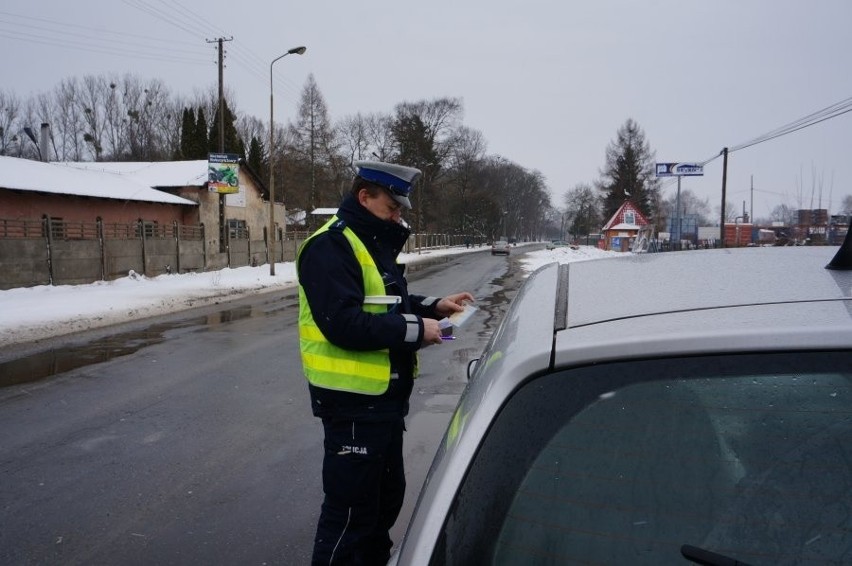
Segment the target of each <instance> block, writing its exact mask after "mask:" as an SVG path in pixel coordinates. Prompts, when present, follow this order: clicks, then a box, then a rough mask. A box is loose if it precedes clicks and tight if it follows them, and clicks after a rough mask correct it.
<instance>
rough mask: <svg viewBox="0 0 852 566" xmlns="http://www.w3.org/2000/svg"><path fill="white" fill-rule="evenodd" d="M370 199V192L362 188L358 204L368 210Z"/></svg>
mask: <svg viewBox="0 0 852 566" xmlns="http://www.w3.org/2000/svg"><path fill="white" fill-rule="evenodd" d="M369 197H370V191H368V190H367V188H366V187H361V189H360V190H359V191H358V203H359V204H360V205H361V206H363V207H364V208H367V199H368V198H369Z"/></svg>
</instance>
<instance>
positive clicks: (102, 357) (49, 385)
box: [0, 248, 532, 565]
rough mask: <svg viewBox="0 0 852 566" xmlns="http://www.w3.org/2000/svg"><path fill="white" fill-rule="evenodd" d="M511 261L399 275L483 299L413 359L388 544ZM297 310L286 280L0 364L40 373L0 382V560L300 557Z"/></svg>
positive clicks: (316, 434)
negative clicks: (403, 477) (404, 478)
mask: <svg viewBox="0 0 852 566" xmlns="http://www.w3.org/2000/svg"><path fill="white" fill-rule="evenodd" d="M529 249H532V248H529ZM516 257H517V256H511V257H509V258H506V257H503V256H498V257H492V256H491V255H490V254H488V253H487V250H486V251H485V252H484V253H474V254H466V255H461V256H445V257H444V258H443V261H444V262H445V263H442V264H438V265H432V266H427V267H420V268H419V269H417V270H416V271H412V272H411V273H409V280H410V286H411V290H412V291H413V292H417V293H421V294H428V295H434V296H440V295H443V294H446V293H449V292H453V291H458V290H469V291H471V292H472V293H473V294H474V295H475V296H476V297H477V298H478V303H477V306H478V307H479V309H480V311H479V312H478V313H477V315H476V316H475V317H474V318H473V319H471V321H470V322H469V323H468V324H467V325H466V326H465V327H463V328H461V329H458V330H457V331H456V334H457V336H458V339H457V340H455V341H448V342H446V343H444V344H442V345H441V346H434V347H430V348H427V349H426V350H424V351H423V353H422V357H421V362H422V363H421V365H422V367H423V372H422V375H421V377H420V378H419V379H418V381H417V382H416V384H415V389H414V393H413V395H412V403H411V414H410V416H409V418H408V419H407V428H408V433H407V435H406V439H405V452H406V467H407V473H408V490H407V496H406V505H405V507H404V509H403V512H402V515H401V516H400V519H399V521H398V522H397V525H396V526H395V527H394V529H393V531H392V535H393V538H394V540H396V541H399V539H400V538H401V536H402V534H403V532H404V529H405V525H406V524H407V521H408V518H409V516H410V514H411V511H412V509H413V506H414V504H415V502H416V498H417V493H418V492H419V490H420V486H421V485H422V483H423V480H424V478H425V476H426V472H427V470H428V467H429V464H430V463H431V460H432V456H433V454H434V452H435V449H436V447H437V445H438V442H439V441H440V439H441V436H442V435H443V433H444V430H445V428H446V425H447V422H448V421H449V418H450V416H451V414H452V411H453V410H454V408H455V405H456V401H457V399H458V396H459V395H460V394H461V392H462V390H463V388H464V385H465V373H466V367H467V363H468V361H469V360H471V359H473V358H475V357H477V355H478V353H479V352H481V351H482V349H483V348H484V346H485V344H486V342H487V340H488V339H489V338H490V336H491V334H492V332H493V331H494V329H495V327H496V325H497V324H499V321H500V320H501V318H502V315H503V313H504V312H505V310H506V308H507V307H508V302H509V301H510V299H511V297H512V296H514V293H515V291H516V290H517V288H518V285H519V284H520V282H521V280H522V279H523V276H524V274H523V273H522V272H521V270H520V269H519V268H518V266H517V265H514V260H515V259H516ZM297 305H298V301H297V297H296V294H295V291H294V290H293V291H288V292H278V293H274V294H267V295H262V296H260V297H253V298H250V299H243V300H237V301H234V302H231V303H227V304H222V305H219V306H217V307H207V308H204V309H198V310H195V311H187V312H184V313H178V314H175V315H171V316H168V317H160V318H157V319H151V320H148V321H145V322H144V323H136V324H128V325H121V326H117V327H114V328H111V329H109V330H106V331H103V330H102V331H99V332H97V333H92V334H91V335H90V336H82V337H80V336H78V337H75V338H74V339H73V341H72V340H66V341H60V342H56V343H53V344H52V348H51V349H50V350H48V351H44V352H40V353H37V354H34V355H31V356H28V357H27V358H25V359H21V360H17V365H16V366H12V365H7V366H5V367H6V368H7V370H8V371H9V372H11V371H12V369H11V368H13V367H14V368H15V371H16V372H19V373H20V374H21V375H22V376H24V377H26V376H40V375H42V374H44V375H45V376H44V377H41V378H38V379H34V380H28V379H19V380H18V381H19V382H18V383H13V384H11V385H6V386H5V387H3V388H2V389H0V525H2V528H0V563H2V564H4V565H15V564H63V565H73V564H126V565H133V564H146V565H147V564H181V565H183V564H203V563H206V564H241V565H242V564H258V565H260V564H307V563H309V562H310V553H311V547H312V540H313V534H314V529H315V524H316V518H317V515H318V511H319V504H320V501H321V499H322V488H321V483H320V467H321V458H322V450H321V445H322V441H321V439H322V427H321V424H320V422H319V420H317V419H316V418H314V417H313V416H312V415H311V414H310V407H309V402H308V394H307V388H306V386H305V383H304V378H303V377H302V375H301V369H300V368H301V365H300V361H299V352H298V340H297V329H296V316H297V310H298V306H297ZM46 368H47V371H46ZM66 368H67V369H66ZM6 383H10V382H8V381H7V382H6Z"/></svg>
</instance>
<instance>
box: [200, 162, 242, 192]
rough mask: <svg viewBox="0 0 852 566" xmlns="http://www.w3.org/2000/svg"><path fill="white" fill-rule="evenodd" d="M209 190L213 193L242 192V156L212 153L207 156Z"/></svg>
mask: <svg viewBox="0 0 852 566" xmlns="http://www.w3.org/2000/svg"><path fill="white" fill-rule="evenodd" d="M207 190H208V191H210V192H212V193H220V194H230V193H238V192H240V156H239V155H237V154H236V153H211V154H209V155H208V156H207Z"/></svg>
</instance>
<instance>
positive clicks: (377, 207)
mask: <svg viewBox="0 0 852 566" xmlns="http://www.w3.org/2000/svg"><path fill="white" fill-rule="evenodd" d="M358 201H359V202H360V203H361V206H363V207H364V208H366V209H367V210H369V211H370V212H371V213H372V214H373V216H377V217H379V218H381V219H382V220H387V221H388V222H396V223H399V221H400V220H401V219H402V205H401V204H399V203H398V202H396V201H395V200H394V199H393V198H392V197H391V196H390V195H389V194H388V193H387V191H378V192H377V194H376V196H371V195H370V193H369V192H368V191H367V189H361V191H360V192H359V193H358Z"/></svg>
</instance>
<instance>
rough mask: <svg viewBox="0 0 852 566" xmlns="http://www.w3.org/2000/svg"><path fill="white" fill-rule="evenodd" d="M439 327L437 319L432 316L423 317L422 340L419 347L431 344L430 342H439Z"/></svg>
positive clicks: (440, 341)
mask: <svg viewBox="0 0 852 566" xmlns="http://www.w3.org/2000/svg"><path fill="white" fill-rule="evenodd" d="M442 342H443V340H441V329H440V328H439V327H438V321H437V320H435V319H434V318H424V319H423V341H422V342H421V343H420V347H421V348H425V347H426V346H431V345H432V344H441V343H442Z"/></svg>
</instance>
